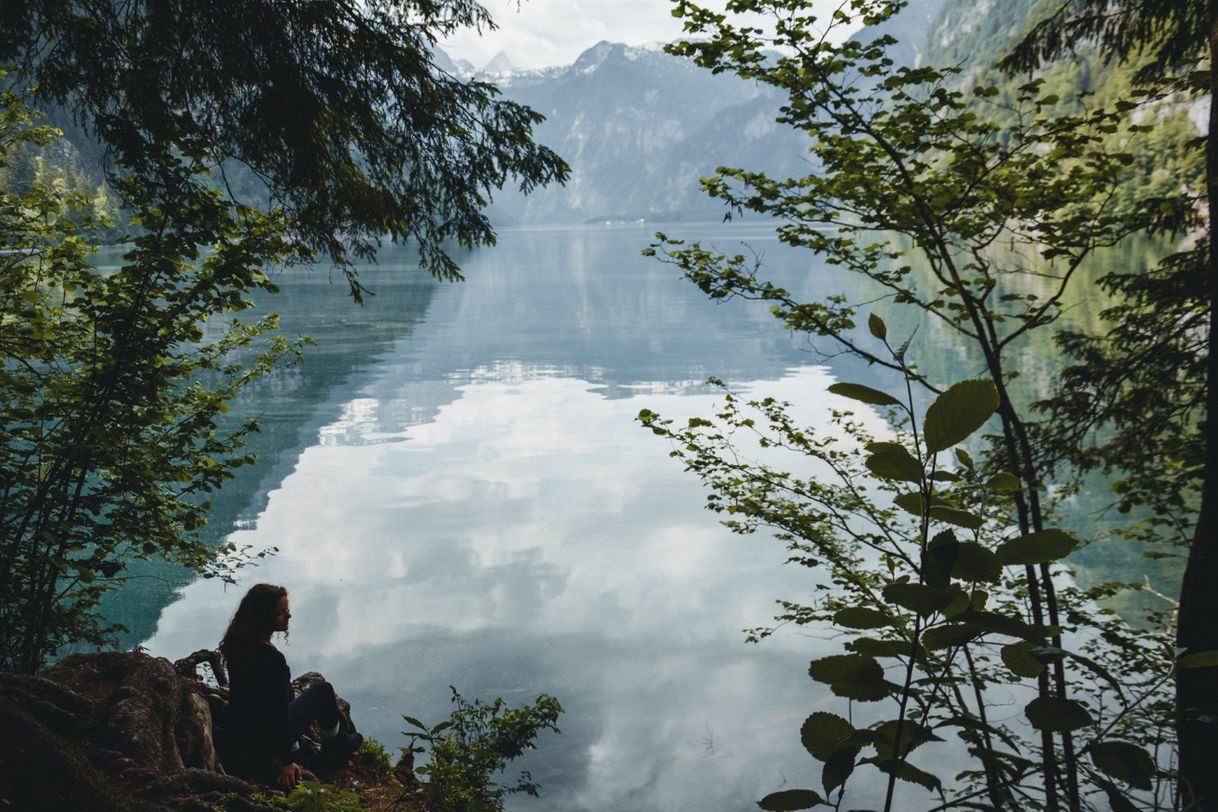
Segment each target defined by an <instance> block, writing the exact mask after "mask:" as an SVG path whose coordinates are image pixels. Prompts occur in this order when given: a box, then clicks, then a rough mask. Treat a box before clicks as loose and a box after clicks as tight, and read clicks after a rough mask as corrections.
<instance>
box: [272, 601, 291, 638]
mask: <svg viewBox="0 0 1218 812" xmlns="http://www.w3.org/2000/svg"><path fill="white" fill-rule="evenodd" d="M291 619H292V610H291V609H289V608H288V596H287V595H284V596H282V597H281V598H280V599H279V600H278V601H276V603H275V631H277V632H286V631H287V630H288V621H290V620H291Z"/></svg>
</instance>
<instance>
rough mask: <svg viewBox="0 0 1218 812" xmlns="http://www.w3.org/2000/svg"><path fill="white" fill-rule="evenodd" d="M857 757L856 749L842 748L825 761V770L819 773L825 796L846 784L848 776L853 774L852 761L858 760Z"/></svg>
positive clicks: (857, 751)
mask: <svg viewBox="0 0 1218 812" xmlns="http://www.w3.org/2000/svg"><path fill="white" fill-rule="evenodd" d="M858 755H859V750H858V748H857V747H842V748H840V749H838V750H836V751H834V753H833V754H832V755H830V756H829V758H827V759H825V768H824V769H823V770H821V773H820V781H821V786H823V787H824V788H825V795H830V794H831V793H832V792H833V790H835V789H837V788H838V787H840V786H841V785H842V784H845V783H846V781H847V779H849V778H850V774H851V773H853V772H854V760H855V759H856V758H858Z"/></svg>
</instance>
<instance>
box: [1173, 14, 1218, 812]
mask: <svg viewBox="0 0 1218 812" xmlns="http://www.w3.org/2000/svg"><path fill="white" fill-rule="evenodd" d="M1208 5H1209V9H1208V10H1209V53H1210V64H1211V65H1218V2H1210V3H1209V4H1208ZM1205 162H1206V196H1207V202H1208V204H1209V224H1208V241H1209V247H1208V248H1209V256H1208V259H1209V273H1208V281H1209V290H1208V291H1206V293H1207V295H1208V297H1209V303H1210V318H1209V339H1208V352H1209V357H1208V358H1207V359H1206V398H1205V405H1206V416H1205V424H1204V426H1205V427H1204V434H1203V440H1204V442H1205V468H1204V473H1203V476H1204V479H1203V484H1202V490H1201V510H1200V513H1199V515H1198V516H1197V527H1196V529H1195V530H1194V534H1193V543H1192V546H1191V547H1190V549H1189V555H1188V566H1187V567H1186V568H1185V570H1184V582H1183V583H1182V584H1181V587H1180V626H1179V632H1178V634H1177V638H1176V642H1177V643H1178V644H1179V646H1180V647H1181V648H1182V649H1185V650H1186V653H1190V654H1191V653H1196V652H1199V651H1206V650H1212V649H1213V650H1218V329H1216V327H1218V241H1216V240H1215V239H1214V223H1215V220H1216V218H1218V72H1215V71H1212V70H1211V71H1210V122H1209V134H1208V137H1207V139H1206V151H1205ZM1176 711H1177V714H1178V716H1177V732H1178V734H1179V737H1180V795H1181V799H1182V800H1183V802H1184V806H1185V808H1186V809H1195V810H1205V811H1206V812H1218V668H1186V669H1181V670H1180V671H1179V672H1178V674H1177V677H1176Z"/></svg>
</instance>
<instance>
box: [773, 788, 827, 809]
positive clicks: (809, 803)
mask: <svg viewBox="0 0 1218 812" xmlns="http://www.w3.org/2000/svg"><path fill="white" fill-rule="evenodd" d="M824 802H825V799H824V798H822V797H820V796H819V795H817V794H816V793H815V792H813V791H812V790H810V789H784V790H783V791H782V792H771V793H770V794H769V795H767V796H765V797H764V798H762V799H761V800H760V801H758V802H757V805H758V806H760V807H761V808H762V809H765V810H767V812H790V811H791V810H796V809H811V808H812V807H814V806H820V805H821V804H823V803H824Z"/></svg>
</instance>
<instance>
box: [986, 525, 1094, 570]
mask: <svg viewBox="0 0 1218 812" xmlns="http://www.w3.org/2000/svg"><path fill="white" fill-rule="evenodd" d="M1077 546H1078V539H1076V538H1074V536H1071V535H1070V534H1069V533H1065V532H1063V531H1061V530H1042V531H1041V532H1039V533H1029V534H1027V535H1026V536H1020V537H1018V538H1014V539H1011V540H1010V541H1008V542H1005V543H1004V544H1002V545H1000V546H999V547H998V550H997V553H998V560H999V561H1001V562H1002V563H1003V564H1008V565H1010V564H1048V563H1051V562H1053V561H1058V560H1060V559H1062V558H1065V557H1066V556H1067V555H1069V554H1070V551H1071V550H1073V549H1074V548H1075V547H1077Z"/></svg>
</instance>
